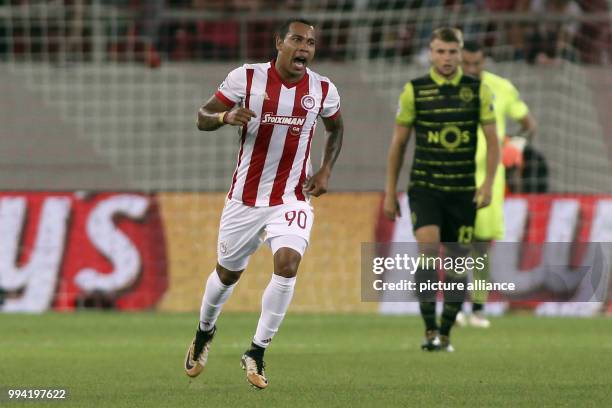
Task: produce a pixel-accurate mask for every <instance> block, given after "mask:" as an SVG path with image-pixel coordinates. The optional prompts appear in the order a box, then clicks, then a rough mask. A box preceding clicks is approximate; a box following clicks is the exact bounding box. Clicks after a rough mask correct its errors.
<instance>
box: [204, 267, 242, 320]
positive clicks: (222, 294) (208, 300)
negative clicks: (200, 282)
mask: <svg viewBox="0 0 612 408" xmlns="http://www.w3.org/2000/svg"><path fill="white" fill-rule="evenodd" d="M235 286H236V284H235V283H234V284H233V285H229V286H228V285H224V284H223V282H221V279H219V274H218V273H217V270H216V269H215V270H214V271H213V272H212V273H211V274H210V276H209V277H208V280H207V281H206V289H205V290H204V296H203V297H202V307H201V308H200V330H203V331H209V330H211V329H212V328H213V327H214V325H215V322H216V321H217V318H218V317H219V313H221V308H222V307H223V304H224V303H225V301H226V300H227V299H228V298H229V297H230V295H231V294H232V292H233V291H234V287H235Z"/></svg>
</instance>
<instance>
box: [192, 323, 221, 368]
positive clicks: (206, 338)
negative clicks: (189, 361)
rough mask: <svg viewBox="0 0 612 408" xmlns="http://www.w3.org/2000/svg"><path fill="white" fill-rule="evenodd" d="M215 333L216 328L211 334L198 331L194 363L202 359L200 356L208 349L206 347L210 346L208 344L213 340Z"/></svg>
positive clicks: (194, 347) (194, 349) (194, 348)
mask: <svg viewBox="0 0 612 408" xmlns="http://www.w3.org/2000/svg"><path fill="white" fill-rule="evenodd" d="M215 331H216V328H214V327H213V329H212V330H211V331H210V332H203V331H201V330H198V332H197V333H196V338H195V342H194V343H195V344H194V346H193V360H194V361H195V360H197V359H198V358H200V355H201V354H202V352H203V351H204V350H205V349H206V346H208V343H210V341H211V340H212V338H213V337H214V336H215Z"/></svg>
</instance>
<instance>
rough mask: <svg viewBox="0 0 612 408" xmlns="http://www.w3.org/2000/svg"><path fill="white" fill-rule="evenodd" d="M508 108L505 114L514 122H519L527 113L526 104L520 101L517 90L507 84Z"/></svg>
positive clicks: (510, 84)
mask: <svg viewBox="0 0 612 408" xmlns="http://www.w3.org/2000/svg"><path fill="white" fill-rule="evenodd" d="M507 92H508V101H509V102H508V108H507V112H506V114H507V115H508V116H509V117H511V118H512V119H514V120H517V121H518V120H521V119H523V118H524V117H525V116H527V114H528V113H529V108H528V107H527V104H526V103H525V102H524V101H523V100H522V99H521V95H520V94H519V91H518V89H516V88H515V87H514V85H512V83H510V82H508V90H507Z"/></svg>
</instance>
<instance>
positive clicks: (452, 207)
mask: <svg viewBox="0 0 612 408" xmlns="http://www.w3.org/2000/svg"><path fill="white" fill-rule="evenodd" d="M408 206H409V207H410V213H411V214H410V215H411V217H412V228H413V230H414V231H416V230H417V229H419V228H421V227H424V226H426V225H437V226H438V227H440V241H441V242H459V243H461V244H469V243H470V242H472V239H473V236H474V223H475V222H476V203H474V192H459V193H446V192H443V191H436V190H431V189H427V188H420V187H412V188H410V189H409V190H408Z"/></svg>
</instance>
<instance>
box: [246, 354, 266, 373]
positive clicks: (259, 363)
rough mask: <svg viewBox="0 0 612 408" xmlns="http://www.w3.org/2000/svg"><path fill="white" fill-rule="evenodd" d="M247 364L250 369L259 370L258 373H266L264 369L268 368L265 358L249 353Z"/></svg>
mask: <svg viewBox="0 0 612 408" xmlns="http://www.w3.org/2000/svg"><path fill="white" fill-rule="evenodd" d="M247 357H248V358H247V359H246V365H247V368H248V369H249V371H257V374H259V375H264V369H265V368H266V363H265V362H264V361H263V358H257V357H253V356H250V355H248V354H247Z"/></svg>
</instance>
